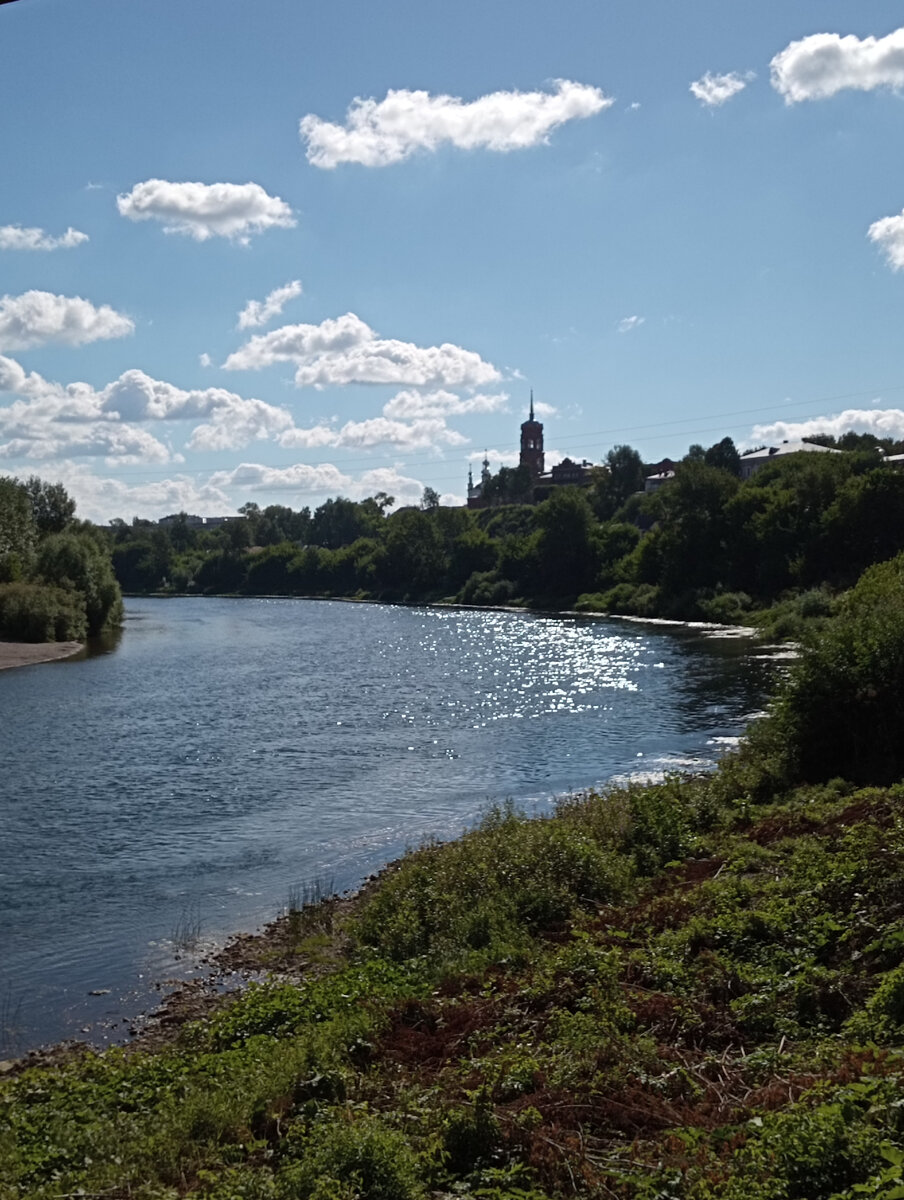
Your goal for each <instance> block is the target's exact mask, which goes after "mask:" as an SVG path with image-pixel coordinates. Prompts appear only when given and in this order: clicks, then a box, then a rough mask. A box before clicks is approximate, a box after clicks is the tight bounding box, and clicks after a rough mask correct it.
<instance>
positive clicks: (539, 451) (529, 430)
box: [520, 388, 543, 479]
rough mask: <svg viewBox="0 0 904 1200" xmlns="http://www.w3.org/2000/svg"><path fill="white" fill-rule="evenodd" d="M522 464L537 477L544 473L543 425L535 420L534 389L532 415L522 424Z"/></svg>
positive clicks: (531, 395)
mask: <svg viewBox="0 0 904 1200" xmlns="http://www.w3.org/2000/svg"><path fill="white" fill-rule="evenodd" d="M520 465H521V466H522V467H527V469H528V470H529V471H530V473H531V475H533V477H534V478H535V479H536V478H537V476H538V475H542V474H543V426H542V425H541V424H540V422H539V421H535V420H534V389H533V388H531V391H530V416H529V417H528V418H527V420H526V421H525V422H524V424H523V425H522V426H521V460H520Z"/></svg>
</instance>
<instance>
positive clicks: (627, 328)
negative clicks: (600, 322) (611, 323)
mask: <svg viewBox="0 0 904 1200" xmlns="http://www.w3.org/2000/svg"><path fill="white" fill-rule="evenodd" d="M646 319H647V318H646V317H637V316H634V317H622V319H621V320H620V321H619V323H618V325H617V326H616V328H617V329H618V332H619V333H630V332H631V330H632V329H637V328H638V326H640V325H643V323H644V321H646Z"/></svg>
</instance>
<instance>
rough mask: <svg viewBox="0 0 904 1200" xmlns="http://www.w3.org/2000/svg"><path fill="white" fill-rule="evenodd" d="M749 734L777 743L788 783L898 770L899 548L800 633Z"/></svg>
mask: <svg viewBox="0 0 904 1200" xmlns="http://www.w3.org/2000/svg"><path fill="white" fill-rule="evenodd" d="M753 740H754V742H758V741H759V742H763V743H769V744H770V746H771V747H772V749H773V750H774V749H775V748H776V747H781V749H782V752H783V755H784V759H785V767H786V771H787V774H788V779H789V781H790V782H797V781H799V782H808V783H820V782H825V781H826V780H828V779H831V778H833V777H834V776H842V777H844V778H846V779H850V780H852V781H853V782H855V783H859V784H877V785H881V784H887V783H892V782H894V781H895V780H897V779H900V778H901V777H902V775H904V555H899V556H898V557H897V558H895V559H892V560H891V561H890V562H886V563H879V564H878V565H876V566H874V567H871V568H870V569H869V570H868V571H866V572H864V574H863V575H862V576H861V578H860V581H859V582H858V584H857V586H856V587H855V588H853V589H852V591H850V592H849V593H847V595H846V596H844V597H843V598H842V600H841V601H840V604H839V609H838V612H837V615H836V616H834V617H832V618H830V619H828V620H827V621H826V622H825V623H824V624H823V625H822V627H821V629H820V631H819V633H818V635H816V634H814V633H811V634H808V635H807V637H806V639H805V642H804V646H803V649H802V653H801V657H800V660H799V661H798V662H797V663H796V664H795V666H794V667H793V668H792V671H791V673H790V675H789V677H788V680H787V682H786V684H785V686H784V687H783V689H782V690H781V691H780V693H779V697H778V701H777V703H776V704H775V705H774V706H773V709H772V712H771V714H770V717H769V719H768V721H766V722H763V723H762V725H761V726H760V727H759V729H756V730H755V731H754V736H753Z"/></svg>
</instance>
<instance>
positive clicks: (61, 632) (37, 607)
mask: <svg viewBox="0 0 904 1200" xmlns="http://www.w3.org/2000/svg"><path fill="white" fill-rule="evenodd" d="M87 632H88V626H87V621H86V618H85V605H84V603H83V602H82V599H81V596H80V595H79V594H77V593H76V592H74V591H72V590H71V589H67V588H60V587H46V586H44V585H43V584H39V583H3V584H0V637H4V638H9V639H10V640H11V641H16V642H78V641H81V640H82V639H83V638H85V637H86V636H87Z"/></svg>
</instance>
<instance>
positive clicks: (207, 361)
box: [198, 350, 213, 367]
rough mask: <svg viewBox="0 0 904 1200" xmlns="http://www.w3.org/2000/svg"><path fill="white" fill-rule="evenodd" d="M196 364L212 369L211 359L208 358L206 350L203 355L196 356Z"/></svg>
mask: <svg viewBox="0 0 904 1200" xmlns="http://www.w3.org/2000/svg"><path fill="white" fill-rule="evenodd" d="M198 362H199V363H200V364H201V366H202V367H212V366H213V359H212V358H211V357H210V355H209V354H208V353H207V351H206V350H205V351H204V353H203V354H199V355H198Z"/></svg>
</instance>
